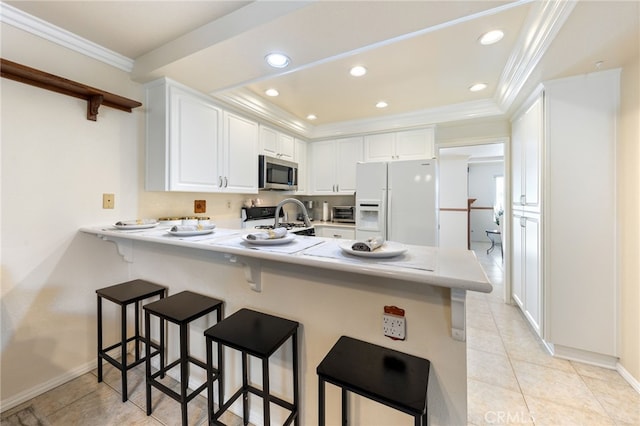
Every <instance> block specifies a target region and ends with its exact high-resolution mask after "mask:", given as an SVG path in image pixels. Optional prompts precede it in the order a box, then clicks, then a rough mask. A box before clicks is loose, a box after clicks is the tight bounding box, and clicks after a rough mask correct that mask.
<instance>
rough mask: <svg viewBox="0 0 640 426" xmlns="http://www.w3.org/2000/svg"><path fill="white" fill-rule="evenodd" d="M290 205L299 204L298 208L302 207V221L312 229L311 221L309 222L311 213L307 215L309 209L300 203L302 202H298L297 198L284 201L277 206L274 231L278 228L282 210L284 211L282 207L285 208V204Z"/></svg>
mask: <svg viewBox="0 0 640 426" xmlns="http://www.w3.org/2000/svg"><path fill="white" fill-rule="evenodd" d="M288 203H293V204H297V205H298V207H300V208H301V209H302V220H304V224H305V226H307V227H309V228H310V227H311V221H310V220H309V213H307V208H306V207H305V206H304V204H302V202H300V200H296V199H295V198H286V199H284V200H282V201H280V202H279V203H278V205H277V206H276V221H275V223H274V225H273V229H276V228H277V227H278V219H279V218H280V210H281V209H282V206H284V205H285V204H288Z"/></svg>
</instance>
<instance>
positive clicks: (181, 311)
mask: <svg viewBox="0 0 640 426" xmlns="http://www.w3.org/2000/svg"><path fill="white" fill-rule="evenodd" d="M222 305H223V302H222V301H221V300H218V299H214V298H212V297H208V296H204V295H202V294H198V293H193V292H191V291H183V292H181V293H177V294H174V295H171V296H169V297H166V298H164V299H162V300H158V301H157V302H153V303H149V304H148V305H144V311H145V319H146V321H145V326H146V329H145V333H146V335H147V336H149V335H150V327H149V320H150V316H151V315H155V316H157V317H159V318H160V321H161V323H162V322H163V321H169V322H171V323H173V324H176V325H178V326H179V327H180V356H179V357H178V359H177V360H175V361H173V362H172V363H170V364H168V365H166V366H164V363H163V361H162V356H164V351H165V347H164V345H163V344H161V346H162V347H161V349H160V351H161V361H160V370H159V371H157V372H155V373H153V374H151V358H152V355H151V354H150V353H149V351H147V357H146V358H147V362H146V377H147V416H148V415H150V414H151V412H152V411H153V410H152V408H151V387H152V386H153V387H155V388H157V389H158V390H160V391H162V392H163V393H165V394H166V395H168V396H170V397H171V398H173V399H175V400H176V401H178V402H179V403H180V407H181V409H182V424H183V425H187V424H188V420H187V404H188V403H189V401H191V400H192V399H193V398H194V397H196V396H197V395H198V394H199V393H200V392H202V391H203V390H205V389H206V388H207V386H208V383H209V381H210V380H216V379H218V380H219V378H220V377H219V369H215V368H213V367H211V369H210V370H211V372H212V373H211V376H209V375H207V380H206V381H205V383H203V384H202V385H200V386H199V387H198V388H197V389H195V390H193V391H192V392H191V393H188V385H189V363H192V364H195V365H196V366H198V367H200V368H202V369H204V370H207V371H209V370H208V369H207V364H206V363H204V362H203V361H200V360H199V359H196V358H194V357H192V356H191V355H190V354H189V323H190V322H191V321H194V320H196V319H198V318H201V317H203V316H205V315H207V314H208V313H210V312H213V311H216V315H217V317H216V320H217V321H218V322H220V321H221V320H222ZM160 338H161V340H162V336H161V337H160ZM147 348H148V346H147ZM218 362H219V363H222V348H220V347H219V348H218ZM177 365H180V393H178V392H175V391H174V390H172V389H170V388H169V387H168V386H166V385H165V384H163V383H161V382H159V381H158V380H156V379H157V377H158V376H160V378H162V377H164V374H165V373H166V372H168V371H169V370H171V369H172V368H173V367H175V366H177ZM218 386H219V388H218V391H219V394H220V395H222V387H220V382H218ZM211 389H213V385H211ZM220 399H222V397H220Z"/></svg>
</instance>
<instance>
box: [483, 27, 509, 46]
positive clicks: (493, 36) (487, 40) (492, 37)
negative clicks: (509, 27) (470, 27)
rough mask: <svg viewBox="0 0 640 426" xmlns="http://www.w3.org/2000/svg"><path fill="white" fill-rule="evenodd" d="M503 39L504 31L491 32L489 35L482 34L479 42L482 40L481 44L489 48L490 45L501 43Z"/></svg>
mask: <svg viewBox="0 0 640 426" xmlns="http://www.w3.org/2000/svg"><path fill="white" fill-rule="evenodd" d="M502 37H504V33H503V32H502V31H500V30H493V31H489V32H487V33H484V34H482V35H481V36H480V39H479V40H480V44H483V45H485V46H487V45H489V44H493V43H497V42H499V41H500V40H502Z"/></svg>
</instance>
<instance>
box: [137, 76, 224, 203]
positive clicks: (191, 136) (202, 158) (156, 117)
mask: <svg viewBox="0 0 640 426" xmlns="http://www.w3.org/2000/svg"><path fill="white" fill-rule="evenodd" d="M146 105H147V146H146V189H147V190H149V191H192V192H215V191H218V190H219V179H218V176H219V170H218V158H219V155H220V149H221V147H220V139H221V124H222V111H221V110H220V108H218V107H216V106H215V105H213V104H212V103H211V102H210V101H209V99H207V97H206V96H204V95H200V94H198V93H196V92H194V91H191V90H190V89H188V88H186V87H183V86H180V85H177V84H175V85H174V84H173V83H172V82H170V81H168V80H165V79H163V80H158V81H156V82H153V83H151V84H150V85H149V86H148V87H147V93H146Z"/></svg>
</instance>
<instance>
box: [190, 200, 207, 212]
mask: <svg viewBox="0 0 640 426" xmlns="http://www.w3.org/2000/svg"><path fill="white" fill-rule="evenodd" d="M193 212H194V213H206V212H207V200H195V201H194V202H193Z"/></svg>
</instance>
